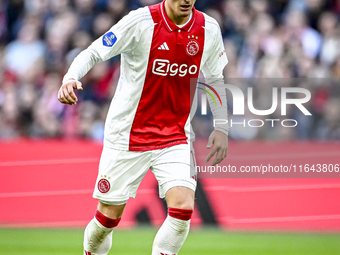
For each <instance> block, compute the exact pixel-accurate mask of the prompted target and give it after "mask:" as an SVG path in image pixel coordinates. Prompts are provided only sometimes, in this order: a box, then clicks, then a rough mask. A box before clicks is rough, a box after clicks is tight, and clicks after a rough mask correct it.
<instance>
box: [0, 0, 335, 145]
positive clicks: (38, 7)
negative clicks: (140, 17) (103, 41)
mask: <svg viewBox="0 0 340 255" xmlns="http://www.w3.org/2000/svg"><path fill="white" fill-rule="evenodd" d="M157 2H159V1H157V0H58V1H53V0H0V139H12V138H16V137H22V136H24V137H26V136H27V137H71V138H72V137H88V138H91V139H98V140H101V139H102V137H103V127H104V120H105V116H106V112H107V109H108V106H109V103H110V101H111V98H112V96H113V95H114V92H115V88H116V84H117V80H118V77H119V61H120V58H119V57H116V58H114V59H111V60H110V61H107V62H101V63H98V64H97V65H96V66H95V67H94V68H93V69H92V70H91V71H90V72H89V74H88V75H87V76H85V77H84V78H83V79H82V82H83V87H84V91H82V92H81V93H80V94H79V98H80V101H79V103H78V104H77V105H76V106H68V105H67V106H66V105H62V104H60V103H59V102H58V100H57V92H58V89H59V87H60V85H61V80H62V77H63V75H64V74H65V73H66V71H67V68H68V66H69V65H70V63H71V61H72V60H73V58H74V57H75V56H76V55H77V54H78V53H79V52H80V51H81V50H83V49H85V48H86V47H87V46H88V45H89V44H90V43H91V42H92V41H93V40H95V39H96V38H98V37H99V36H101V35H102V34H103V33H105V32H106V31H107V30H108V29H109V28H110V27H111V26H112V25H113V24H115V23H116V22H117V21H118V20H119V19H120V18H122V17H123V16H124V15H125V14H126V13H128V12H129V11H130V10H132V9H136V8H138V7H140V6H145V5H150V4H154V3H157ZM196 8H197V9H199V10H202V11H204V12H206V13H207V14H208V15H210V16H213V17H214V18H215V19H216V20H217V21H218V23H219V24H220V27H221V29H222V32H223V37H224V39H225V47H226V51H227V55H228V58H229V64H228V66H227V68H226V69H225V77H228V78H241V79H249V78H259V79H268V80H269V78H276V79H277V78H280V79H287V80H288V79H292V78H303V79H304V80H303V81H304V82H303V83H302V84H298V85H296V84H295V85H293V86H302V87H305V88H307V89H308V90H309V91H310V92H311V93H312V100H311V101H310V102H309V103H308V107H309V110H310V111H311V112H312V114H313V115H312V116H308V117H306V116H302V115H301V111H299V109H297V108H296V109H295V108H294V109H292V110H291V111H290V112H289V114H288V115H289V116H286V117H285V119H289V118H293V119H297V120H298V121H299V125H298V126H297V127H296V128H291V129H287V128H286V129H283V128H282V127H281V126H280V125H277V126H275V127H270V125H267V126H268V127H263V128H261V129H249V128H248V129H247V128H246V129H244V130H243V131H242V129H239V128H237V127H235V129H234V128H232V131H231V133H230V136H231V138H233V139H256V138H260V139H321V140H338V139H340V83H339V81H340V80H339V78H340V26H339V18H340V16H339V15H340V0H197V3H196ZM311 80H313V81H315V80H318V81H322V82H313V84H309V83H308V81H311ZM256 84H259V85H254V94H255V95H257V96H256V97H255V99H254V105H255V106H256V105H258V106H259V107H262V106H264V108H263V109H268V107H270V104H269V106H268V103H271V93H270V92H271V90H268V87H266V86H264V85H263V82H260V83H256ZM261 84H262V85H261ZM289 86H290V85H289ZM269 87H270V86H269ZM241 88H242V89H243V90H246V86H244V87H242V86H241ZM266 107H267V108H266ZM274 117H275V116H274ZM274 117H273V118H274ZM256 118H257V119H258V117H256ZM199 121H202V118H200V119H199ZM196 122H197V121H196ZM208 126H211V122H209V124H200V125H196V128H197V129H198V130H197V131H196V132H197V134H198V136H206V135H207V130H209V127H208ZM238 130H241V131H238Z"/></svg>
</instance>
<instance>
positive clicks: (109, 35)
mask: <svg viewBox="0 0 340 255" xmlns="http://www.w3.org/2000/svg"><path fill="white" fill-rule="evenodd" d="M149 17H150V13H149V10H148V9H147V8H145V7H144V8H140V9H138V10H135V11H131V12H130V13H129V14H127V15H126V16H125V17H123V18H122V19H121V20H120V21H119V22H118V23H117V24H115V25H114V26H112V27H111V28H110V30H109V31H107V32H106V33H105V34H104V35H102V36H101V37H99V38H98V39H97V40H95V41H94V42H93V43H92V44H91V45H90V46H89V47H88V48H87V49H85V50H84V51H82V52H81V53H80V54H79V55H78V56H77V57H76V58H75V59H74V61H73V62H72V64H71V66H70V68H69V70H68V72H67V73H66V75H65V76H64V79H63V82H65V81H66V80H68V79H75V80H79V79H81V78H82V77H83V76H84V75H85V74H86V73H87V72H88V71H89V70H90V69H91V68H92V67H93V66H94V65H95V64H96V63H97V62H98V61H105V60H108V59H110V58H112V57H114V56H117V55H119V54H121V53H126V54H129V53H130V52H132V51H133V50H134V49H135V47H136V46H137V43H138V41H139V38H140V37H141V32H142V29H141V26H143V21H145V20H146V19H148V18H149Z"/></svg>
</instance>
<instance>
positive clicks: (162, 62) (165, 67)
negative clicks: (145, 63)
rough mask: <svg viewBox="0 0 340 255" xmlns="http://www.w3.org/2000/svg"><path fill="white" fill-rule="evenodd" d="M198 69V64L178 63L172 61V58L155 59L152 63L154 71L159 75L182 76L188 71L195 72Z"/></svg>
mask: <svg viewBox="0 0 340 255" xmlns="http://www.w3.org/2000/svg"><path fill="white" fill-rule="evenodd" d="M197 71H198V67H197V66H196V65H191V66H188V65H187V64H182V65H179V64H177V63H173V64H171V63H170V60H167V59H155V61H154V62H153V65H152V72H153V73H154V74H157V75H161V76H167V75H168V74H169V75H170V76H175V75H177V74H178V75H179V76H180V77H184V76H185V75H186V74H187V73H189V74H195V73H197Z"/></svg>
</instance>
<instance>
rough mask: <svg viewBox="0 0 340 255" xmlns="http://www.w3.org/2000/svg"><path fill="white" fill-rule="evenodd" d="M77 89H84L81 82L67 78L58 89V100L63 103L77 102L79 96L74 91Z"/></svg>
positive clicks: (71, 103)
mask: <svg viewBox="0 0 340 255" xmlns="http://www.w3.org/2000/svg"><path fill="white" fill-rule="evenodd" d="M75 89H76V90H83V87H82V84H81V82H80V81H76V80H67V81H66V82H65V83H64V84H63V85H61V87H60V89H59V91H58V100H59V101H60V102H61V103H63V104H69V105H73V104H74V105H75V104H77V101H78V98H77V96H76V94H75V93H74V90H75Z"/></svg>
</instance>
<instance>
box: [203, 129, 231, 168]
mask: <svg viewBox="0 0 340 255" xmlns="http://www.w3.org/2000/svg"><path fill="white" fill-rule="evenodd" d="M211 147H212V149H211ZM207 149H211V151H210V153H209V155H208V156H207V158H206V160H205V162H206V163H208V162H209V160H210V159H211V158H212V157H213V156H214V155H215V154H216V157H215V159H214V160H213V162H212V164H211V165H212V166H215V165H216V164H218V163H220V162H221V161H222V160H223V159H224V158H225V157H226V156H227V151H228V136H227V135H225V134H224V133H222V132H221V131H217V130H215V131H213V132H212V133H211V135H210V136H209V140H208V144H207Z"/></svg>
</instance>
